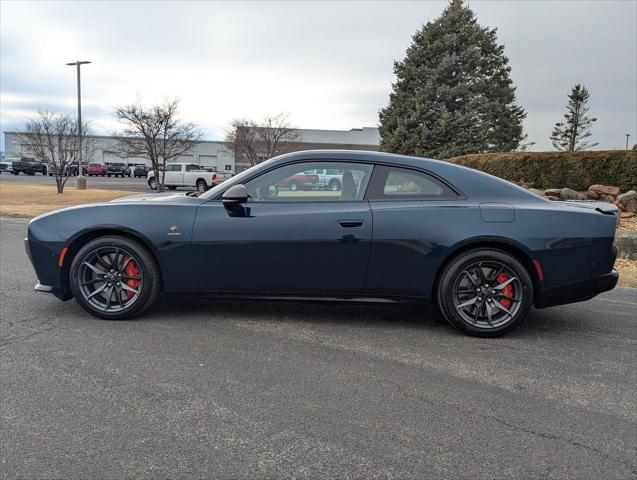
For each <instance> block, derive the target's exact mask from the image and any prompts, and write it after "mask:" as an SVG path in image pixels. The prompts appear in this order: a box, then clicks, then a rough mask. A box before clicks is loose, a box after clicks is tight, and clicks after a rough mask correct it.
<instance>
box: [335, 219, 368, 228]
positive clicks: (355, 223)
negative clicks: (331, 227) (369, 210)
mask: <svg viewBox="0 0 637 480" xmlns="http://www.w3.org/2000/svg"><path fill="white" fill-rule="evenodd" d="M338 224H339V225H340V226H341V227H343V228H361V227H362V226H363V221H362V220H339V221H338Z"/></svg>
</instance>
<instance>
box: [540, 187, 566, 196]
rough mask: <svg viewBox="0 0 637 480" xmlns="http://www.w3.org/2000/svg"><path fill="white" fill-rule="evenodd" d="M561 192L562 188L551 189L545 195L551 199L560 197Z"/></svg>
mask: <svg viewBox="0 0 637 480" xmlns="http://www.w3.org/2000/svg"><path fill="white" fill-rule="evenodd" d="M561 191H562V189H561V188H549V189H548V190H545V191H544V195H546V196H551V197H559V196H560V192H561Z"/></svg>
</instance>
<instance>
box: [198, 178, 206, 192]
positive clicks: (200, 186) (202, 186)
mask: <svg viewBox="0 0 637 480" xmlns="http://www.w3.org/2000/svg"><path fill="white" fill-rule="evenodd" d="M207 190H208V184H207V183H206V182H205V181H204V180H197V191H198V192H199V193H205V192H206V191H207Z"/></svg>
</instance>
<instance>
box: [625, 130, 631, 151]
mask: <svg viewBox="0 0 637 480" xmlns="http://www.w3.org/2000/svg"><path fill="white" fill-rule="evenodd" d="M624 135H626V150H628V139H629V138H630V133H624Z"/></svg>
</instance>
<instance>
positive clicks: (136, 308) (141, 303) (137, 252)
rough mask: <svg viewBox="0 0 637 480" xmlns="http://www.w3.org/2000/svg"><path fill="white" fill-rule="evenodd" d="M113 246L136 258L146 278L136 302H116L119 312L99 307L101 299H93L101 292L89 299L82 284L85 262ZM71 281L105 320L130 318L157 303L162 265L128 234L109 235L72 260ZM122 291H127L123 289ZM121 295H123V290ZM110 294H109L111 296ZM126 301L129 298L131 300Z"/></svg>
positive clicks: (83, 301) (83, 303)
mask: <svg viewBox="0 0 637 480" xmlns="http://www.w3.org/2000/svg"><path fill="white" fill-rule="evenodd" d="M111 248H114V249H117V251H119V252H121V254H122V255H128V256H130V257H134V258H135V262H136V266H137V267H138V269H139V271H140V273H141V278H142V281H141V283H140V286H138V287H137V288H138V292H139V293H138V294H136V298H135V299H134V301H133V302H131V304H130V306H125V308H122V307H119V306H118V305H115V304H114V305H113V306H112V308H120V309H119V310H117V311H108V310H103V309H100V308H99V307H98V306H96V305H97V302H96V301H95V300H93V299H97V298H98V297H99V294H98V295H94V297H93V299H87V298H86V296H87V295H86V293H85V292H84V291H83V290H82V288H83V287H81V286H80V281H81V280H80V278H81V277H80V274H81V267H82V264H83V263H84V262H85V261H87V259H90V258H91V256H92V255H94V253H95V251H100V249H111ZM69 284H70V287H71V292H72V293H73V296H74V297H75V300H76V301H77V303H79V304H80V306H81V307H82V308H83V309H84V310H86V311H87V312H88V313H90V314H91V315H93V316H95V317H98V318H102V319H105V320H126V319H129V318H133V317H135V316H137V315H139V314H141V313H142V312H143V311H144V310H146V309H147V308H148V307H150V306H151V305H152V304H153V303H154V302H155V300H156V299H157V296H158V295H159V291H160V285H161V280H160V272H159V267H158V266H157V263H156V262H155V259H154V258H153V256H152V255H151V254H150V252H149V251H148V249H147V248H146V247H144V246H143V245H142V244H141V243H139V242H137V241H136V240H133V239H130V238H128V237H122V236H118V235H112V236H111V235H109V236H105V237H99V238H96V239H94V240H91V241H90V242H88V243H87V244H86V245H84V246H83V247H82V248H81V249H80V250H79V251H78V252H77V254H76V255H75V256H74V258H73V262H72V263H71V269H70V271H69ZM120 284H121V282H120ZM120 291H121V292H124V291H123V290H120ZM111 295H112V294H111ZM119 295H122V294H121V293H119ZM106 296H107V297H108V296H109V295H106ZM126 301H129V300H128V299H127V300H126ZM93 302H95V304H94V303H93ZM109 302H110V301H109Z"/></svg>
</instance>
